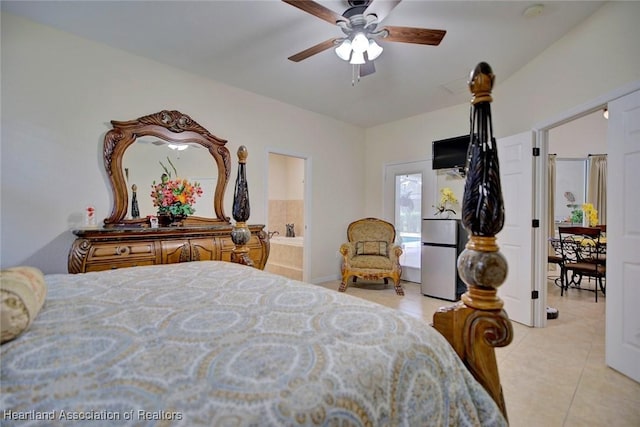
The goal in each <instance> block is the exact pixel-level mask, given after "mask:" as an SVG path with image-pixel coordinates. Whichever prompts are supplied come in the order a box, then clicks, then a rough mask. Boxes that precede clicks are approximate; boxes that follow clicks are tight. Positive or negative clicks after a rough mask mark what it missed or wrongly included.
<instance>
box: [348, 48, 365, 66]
mask: <svg viewBox="0 0 640 427" xmlns="http://www.w3.org/2000/svg"><path fill="white" fill-rule="evenodd" d="M349 63H350V64H353V65H362V64H364V52H356V51H355V50H354V51H353V55H352V56H351V61H349Z"/></svg>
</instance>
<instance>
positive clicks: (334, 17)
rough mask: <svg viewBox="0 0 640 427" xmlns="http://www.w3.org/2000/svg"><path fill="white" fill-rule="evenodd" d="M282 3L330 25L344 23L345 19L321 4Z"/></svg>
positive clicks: (292, 0)
mask: <svg viewBox="0 0 640 427" xmlns="http://www.w3.org/2000/svg"><path fill="white" fill-rule="evenodd" d="M282 1H283V2H285V3H287V4H290V5H291V6H294V7H297V8H298V9H300V10H302V11H305V12H307V13H310V14H311V15H313V16H316V17H318V18H320V19H324V20H325V21H327V22H328V23H330V24H334V25H335V23H336V22H338V21H346V19H345V18H344V17H343V16H342V15H340V14H338V13H336V12H334V11H333V10H331V9H327V8H326V7H324V6H322V5H321V4H318V3H316V2H314V1H311V0H282ZM289 59H291V58H289Z"/></svg>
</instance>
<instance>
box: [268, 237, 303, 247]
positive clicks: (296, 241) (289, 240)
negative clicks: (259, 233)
mask: <svg viewBox="0 0 640 427" xmlns="http://www.w3.org/2000/svg"><path fill="white" fill-rule="evenodd" d="M270 242H271V244H272V245H289V246H300V247H302V246H304V237H303V236H296V237H282V236H277V235H276V236H273V237H272V238H271V240H270Z"/></svg>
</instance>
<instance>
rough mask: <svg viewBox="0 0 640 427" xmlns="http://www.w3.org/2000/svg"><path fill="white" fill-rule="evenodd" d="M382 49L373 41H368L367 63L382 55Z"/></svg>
mask: <svg viewBox="0 0 640 427" xmlns="http://www.w3.org/2000/svg"><path fill="white" fill-rule="evenodd" d="M383 50H384V49H383V48H382V46H380V45H379V44H378V43H376V41H375V40H373V39H369V47H368V48H367V57H368V58H369V61H373V60H374V59H376V58H377V57H378V56H380V54H381V53H382V51H383Z"/></svg>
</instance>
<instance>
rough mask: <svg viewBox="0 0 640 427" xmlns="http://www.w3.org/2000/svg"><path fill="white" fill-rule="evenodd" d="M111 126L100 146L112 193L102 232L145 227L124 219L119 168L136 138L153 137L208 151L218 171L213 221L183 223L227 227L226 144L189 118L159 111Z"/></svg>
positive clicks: (228, 160)
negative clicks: (225, 198)
mask: <svg viewBox="0 0 640 427" xmlns="http://www.w3.org/2000/svg"><path fill="white" fill-rule="evenodd" d="M111 125H112V126H113V129H111V130H110V131H108V132H107V134H106V135H105V137H104V146H103V159H104V166H105V169H106V171H107V175H108V177H109V182H110V184H111V190H112V192H113V207H112V211H111V215H109V217H108V218H106V219H105V220H104V226H105V227H106V228H111V227H127V226H129V227H143V226H146V225H147V222H148V220H147V218H137V219H126V215H127V209H128V204H129V197H128V189H127V184H126V181H125V177H124V173H123V167H122V158H123V155H124V153H125V151H126V149H127V148H128V147H129V146H130V145H131V144H133V143H134V142H136V139H137V138H141V137H143V136H153V137H156V138H159V139H161V140H163V141H166V142H167V143H178V144H180V143H197V144H200V145H202V146H203V147H204V148H206V149H207V150H209V153H211V155H212V156H213V159H214V160H215V163H216V165H217V167H218V179H217V183H216V188H215V194H214V197H213V212H215V215H216V217H215V218H205V217H198V216H189V217H187V219H186V220H185V221H184V223H185V224H186V225H215V224H218V225H221V224H230V220H229V218H228V217H227V216H225V214H224V209H223V206H222V205H223V199H224V192H225V189H226V187H227V182H228V181H229V175H230V173H231V158H230V157H231V156H230V154H229V150H228V149H227V148H226V147H225V144H226V143H227V141H226V140H224V139H220V138H218V137H216V136H214V135H212V134H211V133H210V132H209V131H208V130H206V129H205V128H203V127H202V126H200V125H199V124H198V123H197V122H195V121H194V120H192V119H191V117H189V116H188V115H186V114H183V113H181V112H179V111H175V110H173V111H168V110H163V111H160V112H159V113H155V114H150V115H148V116H143V117H140V118H138V119H135V120H130V121H116V120H112V121H111Z"/></svg>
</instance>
